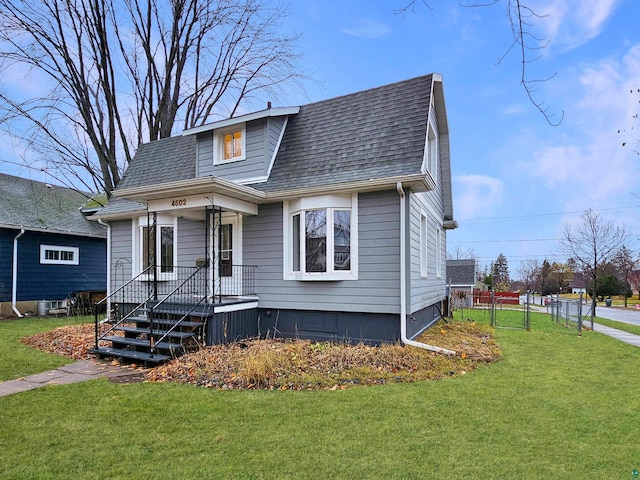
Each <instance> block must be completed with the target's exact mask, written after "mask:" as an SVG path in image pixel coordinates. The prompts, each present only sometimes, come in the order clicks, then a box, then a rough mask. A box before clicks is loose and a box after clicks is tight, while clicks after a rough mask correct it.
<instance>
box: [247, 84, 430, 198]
mask: <svg viewBox="0 0 640 480" xmlns="http://www.w3.org/2000/svg"><path fill="white" fill-rule="evenodd" d="M431 84H432V76H431V75H427V76H425V77H418V78H414V79H412V80H406V81H403V82H399V83H394V84H391V85H385V86H383V87H378V88H373V89H371V90H365V91H362V92H357V93H353V94H349V95H345V96H342V97H337V98H332V99H330V100H324V101H321V102H317V103H311V104H309V105H304V106H302V107H300V113H298V114H297V115H294V116H292V118H291V119H290V120H289V124H288V125H287V129H286V131H285V134H284V137H283V139H282V143H281V145H280V149H279V150H278V155H277V157H276V161H275V163H274V166H273V170H272V171H271V175H270V176H269V180H268V181H267V182H266V183H263V184H255V185H253V186H254V187H255V188H257V189H259V190H263V191H274V190H286V189H298V188H304V187H315V186H319V185H332V184H337V183H344V182H354V181H362V180H370V179H377V178H385V177H397V176H402V175H413V174H419V173H421V171H420V170H421V166H422V160H423V155H424V146H425V138H426V131H427V120H428V114H429V105H430V96H431Z"/></svg>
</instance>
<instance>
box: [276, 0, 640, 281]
mask: <svg viewBox="0 0 640 480" xmlns="http://www.w3.org/2000/svg"><path fill="white" fill-rule="evenodd" d="M405 3H406V2H405V1H404V0H389V1H375V2H374V1H371V0H351V1H350V0H342V1H333V0H296V1H295V2H292V3H291V5H290V17H289V19H288V22H289V24H290V25H291V28H295V29H296V30H298V31H300V32H301V33H302V34H303V38H302V49H303V51H304V54H305V60H304V65H305V66H306V68H307V69H308V71H309V74H310V75H311V76H312V77H313V78H314V79H315V80H316V82H307V83H306V84H305V86H306V91H307V98H304V97H303V98H301V103H304V102H305V101H306V100H309V101H316V100H320V99H323V98H329V97H334V96H337V95H342V94H345V93H350V92H355V91H358V90H363V89H367V88H371V87H375V86H378V85H383V84H387V83H391V82H395V81H399V80H403V79H407V78H412V77H415V76H418V75H423V74H427V73H431V72H438V73H441V74H442V75H443V79H444V88H445V97H446V106H447V115H448V120H449V128H450V136H451V159H452V167H451V168H452V175H453V197H454V214H455V218H456V220H457V221H458V223H459V225H460V227H459V228H458V229H457V230H454V231H453V232H449V233H448V235H447V247H448V251H449V252H450V253H453V254H454V255H455V252H456V250H457V249H459V250H462V251H466V250H468V249H473V250H474V251H475V253H476V254H477V255H478V257H479V260H480V263H481V264H488V263H490V262H491V261H493V260H495V258H496V257H497V256H498V254H499V253H501V252H502V253H504V254H505V255H506V256H507V259H508V260H509V267H510V271H511V276H512V277H515V278H517V277H518V274H517V270H518V268H519V266H520V263H521V261H522V260H525V259H528V258H534V259H538V260H539V261H542V260H543V259H544V258H548V259H549V260H559V261H564V260H566V258H565V257H564V256H563V255H561V254H559V248H558V240H557V239H558V238H559V237H561V235H562V232H563V229H564V225H565V224H567V223H570V222H575V221H577V220H579V217H580V215H581V213H582V212H583V211H584V210H586V209H588V208H592V209H594V210H595V211H597V212H599V213H600V214H601V216H602V217H603V218H605V219H612V220H614V221H616V222H619V223H621V224H622V223H624V224H626V225H627V228H628V231H629V233H631V234H632V235H630V236H629V241H630V246H631V247H632V248H634V250H635V249H637V247H638V245H637V244H636V243H635V240H636V239H637V237H638V235H637V234H640V229H639V228H638V227H637V224H638V217H639V214H640V175H639V173H640V172H639V170H640V157H638V156H637V155H636V154H635V153H634V152H633V151H632V150H631V149H629V148H628V147H627V148H622V143H623V141H627V142H630V141H631V142H632V140H631V139H630V138H629V137H628V136H625V135H624V134H619V133H618V130H620V129H630V128H631V127H633V126H634V125H635V127H636V130H638V129H640V120H634V119H633V115H635V114H639V113H640V103H639V100H640V95H638V94H636V95H635V96H634V95H632V94H631V93H630V90H632V89H634V88H635V89H636V90H637V89H638V88H640V29H638V20H640V2H638V1H637V0H619V1H616V0H533V1H530V2H526V3H527V4H528V5H529V6H531V7H532V8H533V9H534V10H535V11H536V13H538V14H540V15H547V16H546V17H544V18H540V19H535V20H532V26H531V28H530V31H531V32H533V33H535V34H536V35H537V36H538V37H544V38H546V39H547V40H548V41H549V44H548V46H547V47H546V48H544V49H542V50H540V51H539V55H540V58H539V59H538V60H537V61H535V62H533V63H531V64H529V65H528V66H527V68H528V69H529V73H530V78H548V77H550V76H552V75H554V74H555V77H554V78H553V79H550V80H549V81H546V82H540V83H539V84H538V91H537V92H536V95H537V98H538V100H539V101H541V102H544V103H545V107H548V108H549V110H548V112H549V113H550V114H552V115H553V117H552V120H558V119H560V117H562V115H563V113H564V117H563V120H562V123H561V124H560V125H559V126H557V127H553V126H550V125H549V124H548V123H547V122H546V120H545V119H544V117H543V116H542V115H541V114H540V113H539V112H538V111H537V110H536V108H535V107H534V106H533V105H532V104H531V103H530V102H529V100H528V98H527V96H526V94H525V92H524V90H523V88H522V87H521V86H520V85H519V82H520V70H521V61H520V57H519V55H518V52H517V51H512V52H511V53H510V54H508V55H507V56H506V57H505V58H503V59H502V61H499V60H500V58H501V57H503V56H504V54H505V52H506V51H507V49H508V47H509V45H510V44H511V41H512V37H511V31H510V27H509V21H508V18H507V14H506V13H507V11H506V2H505V1H504V0H503V1H502V2H500V3H498V4H497V5H493V6H490V7H477V8H465V7H461V6H459V4H458V2H457V1H447V2H444V1H435V0H432V1H429V2H428V4H429V6H430V7H431V9H429V8H427V7H425V6H424V4H423V3H421V1H420V0H418V2H417V3H416V8H415V10H414V11H413V12H411V11H409V12H406V13H405V14H404V15H396V14H394V13H393V11H394V9H397V8H400V7H402V6H403V5H405ZM637 146H638V147H640V145H637Z"/></svg>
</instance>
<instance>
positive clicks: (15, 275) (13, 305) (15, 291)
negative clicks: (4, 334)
mask: <svg viewBox="0 0 640 480" xmlns="http://www.w3.org/2000/svg"><path fill="white" fill-rule="evenodd" d="M22 235H24V228H22V227H20V233H19V234H18V235H16V236H15V238H14V239H13V274H12V277H13V278H12V280H13V283H12V286H11V309H12V310H13V312H14V313H15V314H16V315H17V316H18V318H22V317H24V315H22V313H20V310H18V307H17V306H16V304H17V302H18V239H19V238H20V237H21V236H22Z"/></svg>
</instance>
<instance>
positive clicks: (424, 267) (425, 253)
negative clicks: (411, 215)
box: [420, 212, 429, 278]
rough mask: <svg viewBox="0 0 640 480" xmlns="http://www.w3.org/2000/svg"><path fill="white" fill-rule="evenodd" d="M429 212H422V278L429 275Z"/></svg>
mask: <svg viewBox="0 0 640 480" xmlns="http://www.w3.org/2000/svg"><path fill="white" fill-rule="evenodd" d="M427 227H428V222H427V214H426V213H424V212H420V276H421V277H422V278H426V277H427V258H428V253H429V252H428V245H429V242H428V236H429V231H428V230H427Z"/></svg>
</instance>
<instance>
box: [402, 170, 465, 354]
mask: <svg viewBox="0 0 640 480" xmlns="http://www.w3.org/2000/svg"><path fill="white" fill-rule="evenodd" d="M396 190H397V191H398V195H399V196H400V339H401V340H402V343H404V344H405V345H410V346H412V347H418V348H423V349H425V350H430V351H432V352H438V353H444V354H446V355H455V354H456V352H455V351H453V350H448V349H446V348H442V347H436V346H435V345H429V344H427V343H421V342H416V341H415V340H411V339H409V338H408V337H407V276H406V273H407V268H406V259H407V246H406V235H407V233H406V224H407V222H406V219H405V215H406V207H405V193H404V189H403V188H402V182H398V183H397V184H396Z"/></svg>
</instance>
